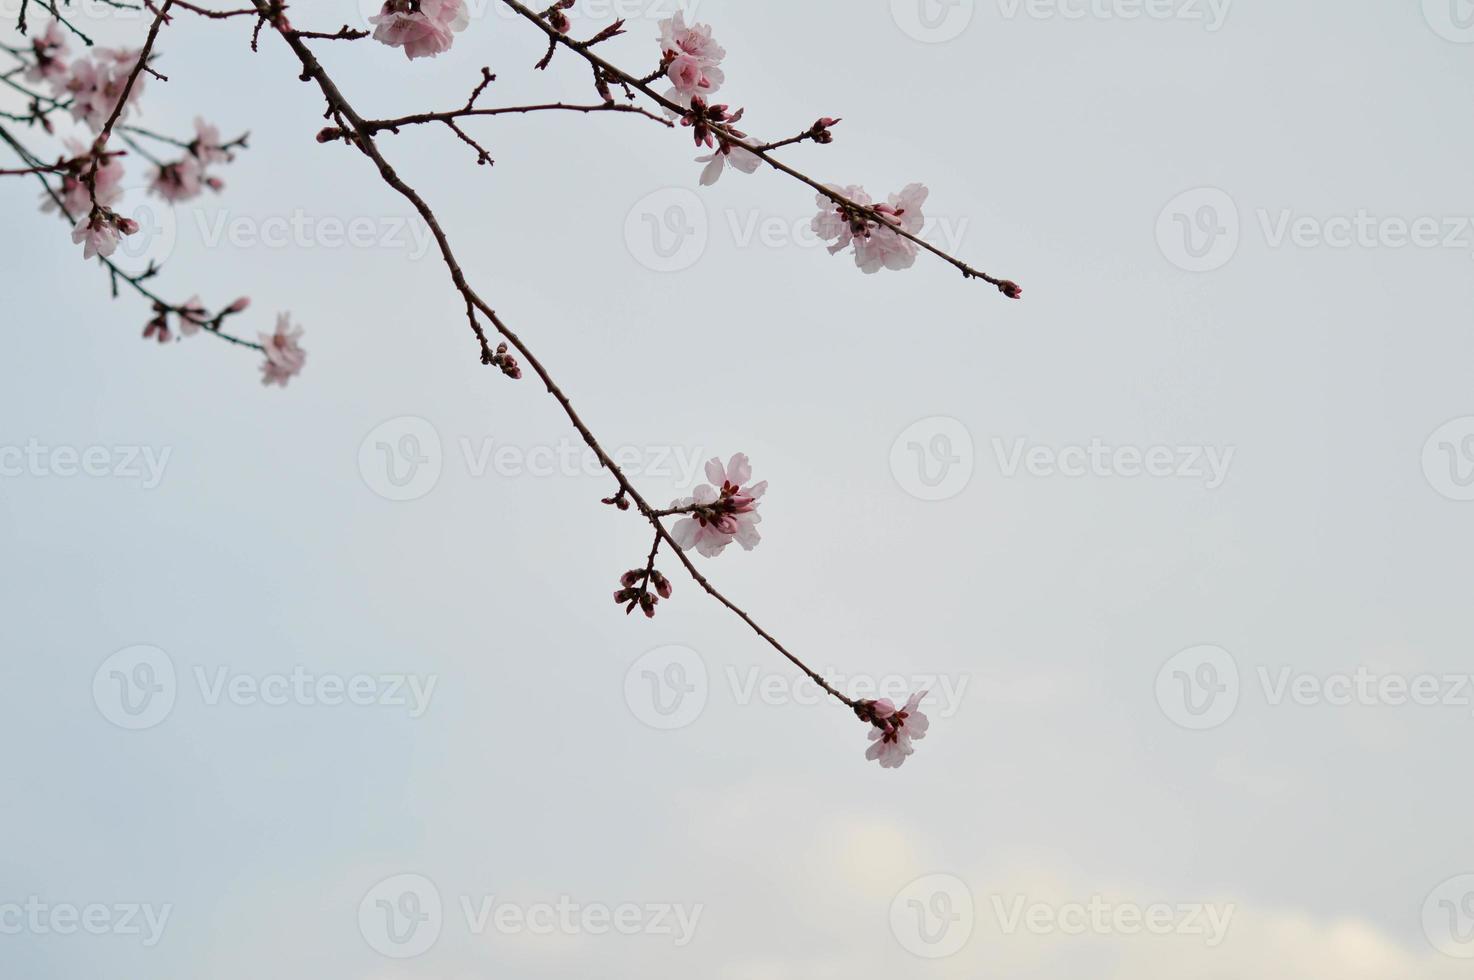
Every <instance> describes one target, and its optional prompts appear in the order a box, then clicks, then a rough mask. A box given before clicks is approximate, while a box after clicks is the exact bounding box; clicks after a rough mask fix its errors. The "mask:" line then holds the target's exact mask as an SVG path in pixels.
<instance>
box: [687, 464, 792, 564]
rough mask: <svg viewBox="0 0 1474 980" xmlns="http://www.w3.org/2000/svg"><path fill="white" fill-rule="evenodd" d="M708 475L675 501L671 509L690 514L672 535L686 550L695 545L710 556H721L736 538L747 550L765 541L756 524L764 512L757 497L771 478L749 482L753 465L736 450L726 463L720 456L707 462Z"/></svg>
mask: <svg viewBox="0 0 1474 980" xmlns="http://www.w3.org/2000/svg"><path fill="white" fill-rule="evenodd" d="M706 478H707V479H708V480H710V481H711V484H710V485H708V484H705V483H703V484H702V485H701V486H699V487H697V488H696V491H695V494H694V495H693V496H690V497H687V498H685V499H684V500H676V501H674V502H673V503H672V504H671V509H672V510H674V511H679V512H681V513H685V514H688V515H689V516H687V517H684V518H682V519H681V520H679V521H677V522H676V524H675V526H674V527H672V528H671V537H672V538H674V539H675V542H676V544H677V545H679V546H680V547H681V548H682V549H683V550H687V549H691V548H695V549H696V551H697V552H698V553H699V554H702V555H705V556H706V557H707V558H715V557H716V556H717V555H720V554H721V553H722V551H723V549H725V548H726V547H727V545H729V544H731V543H732V542H733V541H736V542H737V543H738V544H740V545H741V546H742V548H743V550H744V551H751V550H752V549H753V548H755V547H757V544H758V542H759V541H760V540H762V535H760V534H758V530H757V525H758V524H759V523H760V522H761V521H762V519H763V518H762V515H761V514H759V513H758V512H757V507H758V500H759V498H761V497H762V495H763V494H765V493H767V492H768V481H766V480H764V481H763V482H761V483H755V484H752V485H749V484H748V481H750V480H751V479H752V465H751V464H750V463H748V461H747V456H746V455H745V454H744V453H737V454H735V455H733V457H732V458H731V459H730V460H728V461H727V465H726V466H723V465H722V461H721V460H720V459H712V460H709V461H707V464H706Z"/></svg>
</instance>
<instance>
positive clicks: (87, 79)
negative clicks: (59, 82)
mask: <svg viewBox="0 0 1474 980" xmlns="http://www.w3.org/2000/svg"><path fill="white" fill-rule="evenodd" d="M142 53H143V52H142V51H141V50H139V51H126V50H123V49H122V48H97V49H95V50H94V51H93V53H92V57H91V58H80V59H78V60H77V61H74V62H72V66H71V72H70V74H69V75H68V76H67V78H66V80H65V83H64V84H63V86H62V88H63V89H64V90H65V91H66V92H67V93H68V94H69V95H70V96H71V97H72V105H71V113H72V116H73V117H74V118H76V119H78V120H80V121H81V122H84V123H86V124H87V125H88V126H90V127H92V128H93V129H94V130H101V129H102V127H103V126H104V125H106V124H107V120H108V117H109V116H111V115H112V113H113V110H114V109H116V108H117V106H118V103H119V102H120V101H121V100H122V98H123V91H124V89H126V88H127V87H128V79H129V77H130V76H131V75H132V73H133V69H134V67H135V66H137V64H138V59H139V57H140V56H141V55H142ZM144 76H145V73H143V72H140V73H139V75H138V78H137V79H136V80H135V81H134V82H133V87H132V88H131V89H129V90H128V101H127V103H126V104H125V105H124V106H123V109H122V111H121V113H119V116H118V118H119V119H126V118H127V117H128V113H129V111H130V110H131V109H132V107H133V104H134V103H136V102H137V101H138V99H139V97H140V96H142V95H143V82H144Z"/></svg>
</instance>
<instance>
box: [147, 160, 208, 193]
mask: <svg viewBox="0 0 1474 980" xmlns="http://www.w3.org/2000/svg"><path fill="white" fill-rule="evenodd" d="M201 176H202V173H201V171H200V163H199V161H198V160H196V159H195V158H194V157H192V156H186V157H184V158H183V159H181V160H179V161H177V162H175V163H165V164H161V165H160V166H159V168H158V169H157V170H155V171H154V178H153V181H152V182H151V183H150V184H149V187H148V189H149V190H151V191H153V192H154V193H155V194H157V195H159V197H162V198H163V199H164V200H166V201H168V202H170V203H171V204H172V203H175V202H177V201H188V200H189V199H190V198H193V197H198V196H199V194H200V187H201V184H200V178H201Z"/></svg>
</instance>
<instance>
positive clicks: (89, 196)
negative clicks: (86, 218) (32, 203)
mask: <svg viewBox="0 0 1474 980" xmlns="http://www.w3.org/2000/svg"><path fill="white" fill-rule="evenodd" d="M67 149H68V150H69V151H70V152H71V153H73V154H74V156H73V157H72V159H70V160H68V161H67V164H66V166H67V169H66V170H65V171H64V172H63V173H62V175H61V189H60V191H59V192H58V195H57V196H58V197H60V198H61V206H62V207H63V208H65V209H66V212H67V213H68V214H73V215H76V214H86V213H87V212H88V211H90V210H92V201H93V192H92V190H91V189H89V188H88V187H87V184H86V182H85V181H84V180H83V179H82V178H83V177H84V176H85V175H86V174H87V172H88V171H89V170H91V169H92V151H91V149H90V148H89V147H84V146H83V145H82V144H80V143H78V142H77V141H76V140H67ZM122 181H123V161H122V160H120V159H119V158H118V157H116V156H110V157H108V158H107V159H106V160H105V161H104V162H103V164H102V166H100V167H98V168H97V173H96V175H95V176H94V177H93V182H94V185H95V187H96V191H97V193H96V200H97V203H98V204H100V205H102V206H103V207H105V208H110V207H112V206H113V205H114V204H116V203H118V199H119V198H121V197H122V196H123V188H122V186H121V185H122ZM41 210H42V211H44V212H47V213H50V212H52V211H55V210H56V199H55V198H53V197H52V196H51V195H50V194H42V195H41Z"/></svg>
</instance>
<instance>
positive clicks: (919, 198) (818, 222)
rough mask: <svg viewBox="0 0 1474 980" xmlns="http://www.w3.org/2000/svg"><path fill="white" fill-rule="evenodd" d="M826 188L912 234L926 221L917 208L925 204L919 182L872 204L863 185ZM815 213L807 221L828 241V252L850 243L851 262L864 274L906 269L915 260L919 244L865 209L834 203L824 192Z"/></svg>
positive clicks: (842, 248) (918, 232) (838, 250)
mask: <svg viewBox="0 0 1474 980" xmlns="http://www.w3.org/2000/svg"><path fill="white" fill-rule="evenodd" d="M829 189H830V190H832V191H835V192H836V193H838V194H840V195H841V196H843V197H846V198H849V199H850V200H851V201H853V202H855V203H856V204H858V205H860V206H861V208H863V209H869V211H873V212H874V213H875V214H879V215H882V216H883V217H885V218H886V219H887V220H888V221H890V222H892V223H893V224H895V225H897V226H899V227H900V228H902V229H904V230H905V231H907V232H910V233H911V234H913V235H917V234H920V233H921V229H922V227H923V225H924V224H925V222H926V219H925V217H924V216H923V215H922V213H921V207H922V205H923V204H925V203H926V198H927V194H928V193H929V192H928V191H927V189H926V187H925V186H924V185H922V184H907V185H906V187H905V188H904V189H903V190H902V191H901V192H900V193H899V194H892V195H891V196H890V199H889V200H888V201H887V202H886V203H885V204H874V203H873V202H872V201H871V199H870V195H869V194H867V193H866V192H865V189H864V188H863V187H855V186H850V187H835V186H833V185H830V187H829ZM818 201H819V207H820V208H821V210H820V212H819V214H818V215H817V216H816V217H815V218H814V220H813V221H812V222H810V224H809V227H811V228H812V229H813V230H814V232H815V233H816V234H817V235H818V236H819V237H820V238H822V239H824V240H825V241H832V242H833V244H832V245H830V246H829V252H830V254H837V253H839V252H842V251H844V250H845V249H846V248H848V247H850V246H851V245H853V246H854V249H855V265H857V266H859V267H860V270H861V271H863V272H865V273H867V274H868V273H874V272H879V271H880V270H881V269H883V268H884V269H909V268H910V267H911V266H912V265H913V264H914V263H915V262H916V254H917V252H918V251H919V247H918V246H917V244H916V243H915V242H913V241H911V240H910V239H908V238H905V237H903V236H901V235H900V234H898V233H896V232H895V231H893V230H892V229H891V228H889V227H887V226H885V225H883V224H882V223H880V222H879V221H877V220H875V218H874V217H873V216H872V215H870V214H869V213H868V212H867V211H860V210H856V209H853V208H850V207H847V206H845V205H841V204H836V203H835V202H834V200H833V199H832V198H830V197H828V196H827V195H824V194H820V195H819V196H818Z"/></svg>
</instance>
